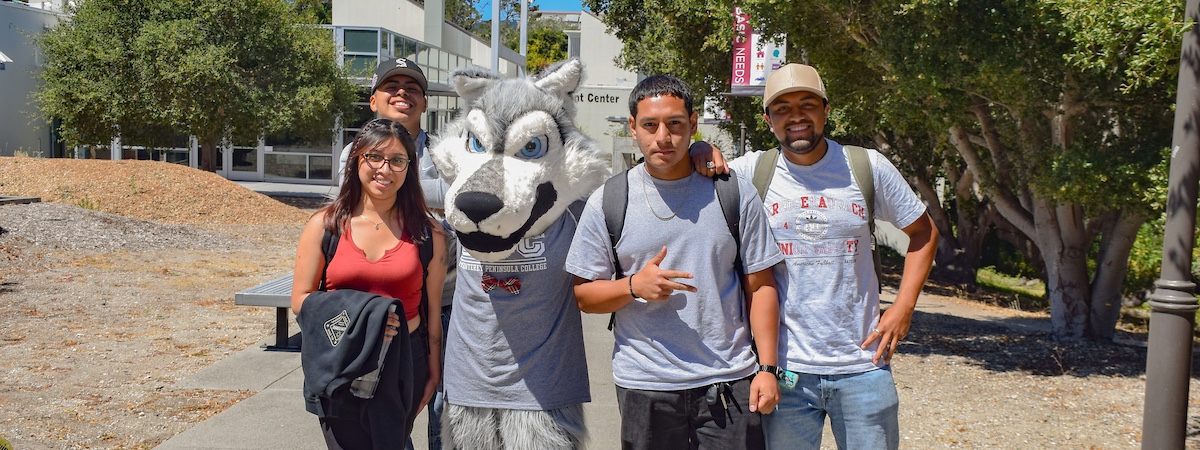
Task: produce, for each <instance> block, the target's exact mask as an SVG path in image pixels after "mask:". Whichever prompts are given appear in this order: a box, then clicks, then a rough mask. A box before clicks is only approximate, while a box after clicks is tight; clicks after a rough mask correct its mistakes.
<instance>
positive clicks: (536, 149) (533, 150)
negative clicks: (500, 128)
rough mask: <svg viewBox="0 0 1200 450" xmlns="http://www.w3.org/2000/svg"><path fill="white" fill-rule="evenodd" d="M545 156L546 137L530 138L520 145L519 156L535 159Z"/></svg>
mask: <svg viewBox="0 0 1200 450" xmlns="http://www.w3.org/2000/svg"><path fill="white" fill-rule="evenodd" d="M543 156H546V137H545V136H538V137H535V138H533V139H530V140H529V142H526V143H525V146H524V147H521V157H522V158H525V159H537V158H541V157H543Z"/></svg>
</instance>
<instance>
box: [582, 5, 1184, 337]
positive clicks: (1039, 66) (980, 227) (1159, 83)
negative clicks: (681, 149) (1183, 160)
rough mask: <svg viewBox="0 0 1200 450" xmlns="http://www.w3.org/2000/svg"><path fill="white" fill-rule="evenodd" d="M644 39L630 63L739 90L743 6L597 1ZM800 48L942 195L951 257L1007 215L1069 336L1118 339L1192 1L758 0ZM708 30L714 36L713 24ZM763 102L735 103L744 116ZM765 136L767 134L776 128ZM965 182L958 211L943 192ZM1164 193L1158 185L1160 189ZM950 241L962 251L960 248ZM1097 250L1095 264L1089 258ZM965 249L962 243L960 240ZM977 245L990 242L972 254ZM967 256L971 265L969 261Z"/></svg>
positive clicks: (843, 118) (1061, 330) (791, 45)
mask: <svg viewBox="0 0 1200 450" xmlns="http://www.w3.org/2000/svg"><path fill="white" fill-rule="evenodd" d="M586 3H587V5H588V6H589V7H590V8H591V9H592V10H593V11H597V12H600V13H602V14H603V18H604V20H605V21H606V23H607V24H608V25H610V26H612V27H613V28H614V29H615V30H616V31H617V34H618V36H619V37H621V38H622V40H623V41H624V42H625V43H626V47H625V53H624V54H623V61H624V62H625V65H626V66H627V67H630V68H636V69H639V70H643V71H665V72H673V73H677V74H680V75H682V76H683V77H684V78H685V79H686V80H688V81H689V82H692V83H693V84H694V85H697V86H699V87H700V89H699V90H700V91H702V92H703V93H706V94H707V93H712V92H720V91H722V90H724V89H727V86H728V84H727V83H728V77H729V75H728V64H729V60H730V53H729V43H730V42H731V40H732V17H731V13H730V11H731V10H732V9H733V5H732V4H730V3H727V2H708V1H699V0H648V1H639V2H634V1H631V0H588V1H587V2H586ZM743 6H744V7H745V8H746V9H747V10H748V11H750V13H751V15H752V17H754V18H755V22H754V23H755V25H756V29H757V30H759V31H761V32H763V33H764V34H766V35H786V36H787V42H788V55H789V59H790V60H792V61H802V62H809V63H812V64H814V65H816V66H817V67H818V68H819V69H820V70H821V71H822V74H823V75H824V77H825V78H826V82H827V86H829V89H830V93H831V97H832V98H833V103H834V107H835V113H834V116H833V118H832V121H833V123H834V125H835V131H836V132H838V133H839V134H840V135H842V136H846V135H849V136H850V137H852V138H853V137H858V138H863V139H865V140H870V141H874V143H875V144H876V145H877V146H879V147H880V148H881V149H884V150H885V151H888V153H889V156H890V157H891V158H892V159H893V160H894V161H896V162H897V163H898V165H899V166H900V167H901V168H902V169H903V170H904V171H905V173H906V175H908V177H909V180H910V182H912V184H913V185H914V186H915V187H916V188H917V189H918V191H919V192H921V193H922V195H923V196H924V197H925V198H926V199H927V200H930V206H931V213H932V214H933V216H934V218H935V222H937V224H938V228H939V231H940V232H941V233H942V235H943V236H945V237H947V239H945V241H946V242H947V245H946V246H943V247H942V248H941V249H940V250H941V251H940V253H941V255H939V264H945V263H946V262H947V258H953V257H959V256H968V257H966V258H964V259H963V260H962V261H961V264H965V265H967V266H968V267H970V266H971V264H972V258H973V259H974V261H976V262H977V260H978V248H979V247H978V243H979V242H981V239H982V234H983V231H985V230H986V229H987V227H988V226H991V225H1000V226H1002V227H1004V228H1009V229H1012V230H1015V231H1017V232H1018V233H1019V235H1020V236H1021V237H1022V238H1024V239H1025V240H1026V241H1027V242H1028V243H1029V244H1031V246H1030V247H1029V254H1030V256H1032V257H1035V258H1040V259H1041V260H1042V261H1044V268H1045V278H1046V281H1047V287H1048V296H1049V299H1050V303H1051V315H1052V323H1053V330H1054V335H1055V337H1057V338H1062V339H1075V338H1081V337H1089V338H1096V339H1105V338H1109V337H1111V335H1112V331H1113V326H1114V325H1115V322H1116V319H1117V317H1118V314H1119V310H1120V309H1119V308H1120V301H1119V300H1120V294H1121V284H1120V283H1121V280H1122V279H1123V277H1124V271H1125V268H1126V264H1127V261H1128V258H1127V257H1128V254H1129V248H1130V246H1131V245H1132V243H1133V237H1134V235H1135V234H1136V232H1137V230H1138V227H1139V226H1140V225H1141V224H1142V223H1144V221H1145V218H1146V217H1147V216H1148V215H1149V214H1152V213H1153V212H1154V207H1155V206H1156V205H1157V204H1158V202H1157V201H1156V200H1155V199H1154V198H1152V197H1153V196H1152V195H1147V191H1151V192H1158V191H1156V190H1152V189H1149V184H1148V183H1149V182H1150V181H1149V180H1151V178H1150V177H1148V174H1149V173H1151V172H1153V171H1154V170H1155V169H1156V168H1158V167H1161V163H1162V158H1161V155H1162V153H1161V152H1160V150H1161V149H1162V148H1163V147H1165V146H1166V145H1168V143H1169V140H1170V135H1169V133H1170V126H1171V125H1170V124H1171V120H1170V102H1171V97H1170V95H1171V94H1170V91H1171V89H1172V88H1173V84H1172V83H1170V82H1169V80H1168V79H1169V78H1170V76H1171V75H1172V74H1171V73H1170V71H1169V70H1164V69H1163V68H1172V67H1177V66H1178V64H1177V63H1175V61H1174V59H1175V58H1176V57H1177V55H1178V54H1179V53H1178V42H1179V39H1178V36H1179V33H1180V32H1181V31H1182V30H1183V29H1184V24H1183V22H1182V8H1181V7H1180V6H1181V5H1175V4H1174V3H1171V2H1167V1H1165V0H1150V1H1147V2H1139V3H1138V4H1133V3H1130V2H1125V1H1120V0H1101V1H1081V0H1025V1H1022V0H982V1H977V2H959V1H956V0H911V1H895V0H893V1H883V2H869V3H862V2H846V1H840V0H816V1H809V2H783V3H780V2H776V1H772V0H748V1H746V2H745V3H744V5H743ZM697 35H699V36H704V38H703V39H699V40H698V39H696V36H697ZM758 108H761V105H759V104H756V103H755V102H751V101H747V100H745V99H734V100H732V101H730V103H729V107H728V108H727V110H728V111H730V112H731V114H735V116H734V118H735V122H736V121H745V120H748V117H747V116H741V117H738V116H737V114H758V111H761V109H758ZM760 136H761V135H760ZM935 176H944V177H946V179H947V180H948V181H949V182H950V189H948V190H950V191H952V192H948V193H947V194H952V195H949V197H950V198H951V199H952V200H953V202H952V203H951V205H953V208H952V209H953V211H954V213H955V214H957V220H952V219H951V218H950V217H951V215H950V214H948V213H949V212H950V211H949V210H948V209H946V208H943V207H942V206H940V205H938V204H937V202H936V200H935V199H936V191H935V190H934V188H933V186H934V185H933V179H934V177H935ZM1147 197H1151V198H1147ZM947 246H957V248H950V249H947V248H946V247H947ZM1093 248H1098V252H1094V254H1095V255H1096V258H1095V260H1094V261H1092V262H1093V267H1094V268H1089V259H1088V255H1089V254H1093V252H1092V251H1091V250H1092V249H1093ZM947 250H950V251H949V252H947ZM972 253H973V254H974V256H973V257H972V256H970V255H972ZM951 262H953V261H952V260H951Z"/></svg>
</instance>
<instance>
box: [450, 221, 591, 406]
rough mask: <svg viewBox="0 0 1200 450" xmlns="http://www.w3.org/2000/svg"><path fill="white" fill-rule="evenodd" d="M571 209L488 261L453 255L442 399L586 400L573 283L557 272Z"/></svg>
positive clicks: (500, 402) (571, 227)
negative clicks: (452, 293) (451, 303)
mask: <svg viewBox="0 0 1200 450" xmlns="http://www.w3.org/2000/svg"><path fill="white" fill-rule="evenodd" d="M582 207H583V202H582V201H579V202H576V203H575V204H573V205H571V207H570V208H569V209H568V211H567V212H566V213H565V214H562V215H561V216H560V217H559V218H558V221H556V222H554V223H553V224H552V225H550V228H548V229H547V230H546V232H545V233H542V234H541V235H537V236H534V237H529V238H524V239H522V240H521V242H520V243H519V244H518V245H517V250H516V251H515V252H514V253H513V254H512V255H509V256H508V257H506V258H504V259H502V260H500V261H494V262H487V261H480V260H478V259H475V258H473V257H471V254H470V252H466V251H462V252H459V260H458V285H457V288H456V291H455V292H457V296H456V297H455V299H454V302H455V303H454V314H453V315H451V317H450V330H452V332H450V333H449V334H448V335H447V336H448V341H447V343H446V369H445V376H444V377H443V383H444V384H445V390H446V400H447V401H449V402H450V403H453V404H455V405H463V406H474V407H480V408H507V409H525V410H549V409H557V408H562V407H566V406H571V405H578V404H580V403H585V402H589V401H591V393H590V391H589V388H590V384H589V382H588V373H587V360H586V358H585V357H584V347H583V325H582V323H581V320H580V313H579V307H578V305H577V304H576V302H575V293H574V289H573V286H574V279H573V278H572V277H571V276H569V275H567V274H565V273H563V269H562V267H563V262H564V261H565V260H566V258H567V251H568V250H569V249H570V246H571V240H572V238H573V237H574V235H575V224H576V217H578V216H579V211H580V210H581V209H582Z"/></svg>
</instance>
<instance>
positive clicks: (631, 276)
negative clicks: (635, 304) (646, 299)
mask: <svg viewBox="0 0 1200 450" xmlns="http://www.w3.org/2000/svg"><path fill="white" fill-rule="evenodd" d="M633 275H637V274H636V273H635V274H633ZM633 275H630V276H629V295H631V296H633V299H634V300H637V299H640V298H641V297H638V295H637V294H634V293H633Z"/></svg>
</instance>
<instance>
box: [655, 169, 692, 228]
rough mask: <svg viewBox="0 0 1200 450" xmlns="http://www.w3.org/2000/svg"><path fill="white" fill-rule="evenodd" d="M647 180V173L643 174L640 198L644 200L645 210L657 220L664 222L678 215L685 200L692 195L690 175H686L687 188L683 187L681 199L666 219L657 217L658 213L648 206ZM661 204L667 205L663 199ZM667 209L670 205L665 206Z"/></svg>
mask: <svg viewBox="0 0 1200 450" xmlns="http://www.w3.org/2000/svg"><path fill="white" fill-rule="evenodd" d="M648 178H650V173H649V172H647V173H646V174H645V178H642V198H643V199H645V200H646V209H649V210H650V214H654V217H657V218H658V220H661V221H664V222H665V221H668V220H671V219H674V218H675V215H677V214H679V210H680V209H682V208H683V204H684V203H687V199H688V197H689V196H690V195H691V193H692V189H691V188H692V178H693V177H692V174H690V173H689V174H688V181H687V186H684V191H683V198H682V199H679V204H678V205H675V208H674V209H672V210H671V215H669V216H667V217H663V216H660V215H658V211H655V210H654V207H653V206H650V193H649V192H647V191H646V185H647V184H649V180H648ZM659 198H662V196H661V195H660V196H659ZM663 204H664V205H667V199H665V198H664V199H663ZM667 207H668V208H670V207H671V205H667Z"/></svg>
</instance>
